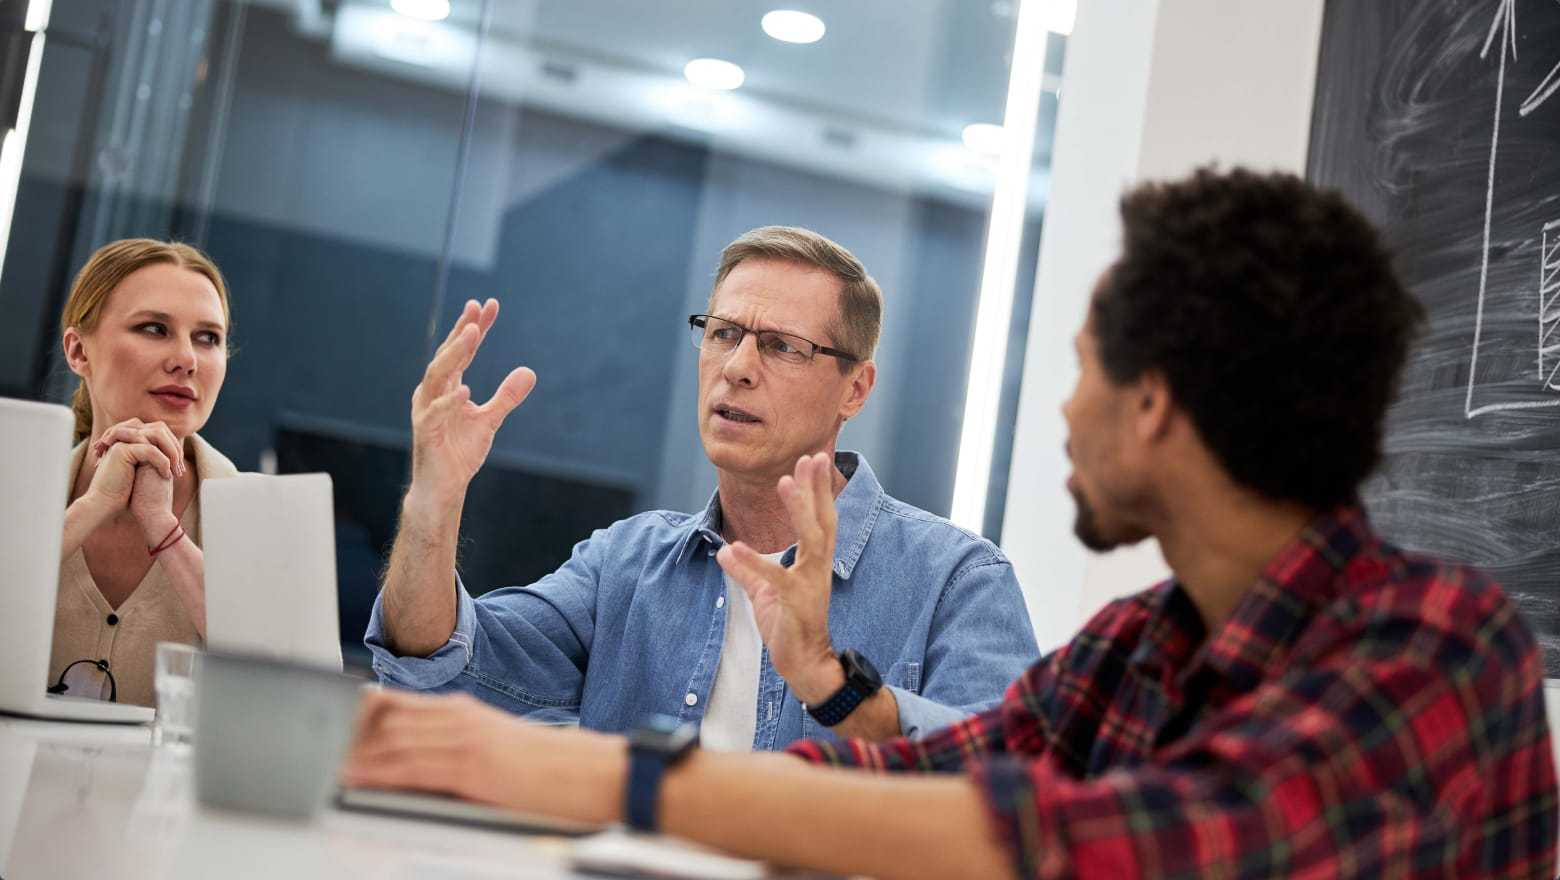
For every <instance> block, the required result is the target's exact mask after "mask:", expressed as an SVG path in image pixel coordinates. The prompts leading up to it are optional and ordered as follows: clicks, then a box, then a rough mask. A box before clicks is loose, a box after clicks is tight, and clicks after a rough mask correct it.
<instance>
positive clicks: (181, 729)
mask: <svg viewBox="0 0 1560 880" xmlns="http://www.w3.org/2000/svg"><path fill="white" fill-rule="evenodd" d="M199 656H200V651H198V650H197V649H196V648H195V647H194V646H193V645H185V644H181V643H179V642H158V643H157V666H156V670H155V676H154V678H153V687H154V688H155V689H156V691H157V718H156V720H154V721H153V722H152V745H155V746H165V745H166V746H188V745H189V744H190V741H191V739H192V738H193V735H194V732H195V663H196V660H197V658H198V657H199Z"/></svg>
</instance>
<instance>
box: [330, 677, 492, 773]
mask: <svg viewBox="0 0 1560 880" xmlns="http://www.w3.org/2000/svg"><path fill="white" fill-rule="evenodd" d="M490 714H492V713H491V710H484V709H483V708H482V707H480V706H479V705H478V704H477V703H476V701H474V700H472V699H470V698H463V697H436V696H427V695H423V694H411V693H405V692H398V691H380V692H370V693H365V694H364V695H363V698H362V702H361V703H360V704H359V706H358V714H357V719H356V722H355V730H354V734H353V744H352V749H351V751H350V753H349V754H348V757H347V760H346V762H345V763H344V764H343V766H342V769H341V774H340V775H341V782H342V784H343V785H349V786H365V787H373V788H414V789H422V790H427V791H442V792H447V793H450V794H461V793H462V788H463V784H464V782H465V781H466V776H467V774H465V773H464V772H463V771H464V770H465V768H466V765H467V763H468V759H469V758H470V753H471V751H472V749H471V745H470V743H471V740H472V735H473V733H474V732H475V728H477V727H478V726H480V725H481V724H482V723H483V721H484V720H485V719H484V716H486V715H490Z"/></svg>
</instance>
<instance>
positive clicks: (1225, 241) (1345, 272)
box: [1092, 167, 1424, 508]
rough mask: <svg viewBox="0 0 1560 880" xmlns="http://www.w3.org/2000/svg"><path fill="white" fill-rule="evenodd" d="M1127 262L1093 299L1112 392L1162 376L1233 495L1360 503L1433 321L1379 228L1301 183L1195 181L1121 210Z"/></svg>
mask: <svg viewBox="0 0 1560 880" xmlns="http://www.w3.org/2000/svg"><path fill="white" fill-rule="evenodd" d="M1121 218H1122V222H1123V226H1124V234H1123V249H1122V256H1121V258H1120V260H1118V261H1117V262H1116V264H1115V265H1114V266H1113V267H1112V269H1111V270H1110V272H1109V273H1108V275H1107V277H1106V279H1105V280H1104V283H1103V284H1102V285H1101V286H1100V288H1099V290H1098V291H1097V292H1096V294H1095V297H1094V303H1093V306H1092V309H1093V320H1094V332H1095V335H1096V336H1097V337H1098V340H1099V352H1100V359H1101V362H1102V364H1103V366H1104V368H1105V372H1106V374H1107V375H1108V376H1110V377H1111V379H1112V380H1113V381H1115V382H1117V383H1122V382H1127V381H1130V380H1132V379H1135V378H1137V377H1138V376H1140V375H1142V373H1143V372H1144V371H1146V370H1159V371H1161V372H1162V373H1163V374H1164V376H1165V378H1166V381H1167V382H1168V384H1169V386H1170V391H1171V394H1173V395H1174V396H1175V398H1176V400H1177V402H1178V403H1179V405H1180V406H1181V407H1182V408H1183V409H1184V410H1185V411H1186V412H1187V413H1188V414H1189V415H1190V417H1191V420H1192V422H1193V424H1195V425H1196V426H1197V430H1198V432H1199V433H1200V434H1201V437H1202V439H1203V441H1204V442H1205V443H1206V444H1207V445H1208V447H1209V449H1211V450H1212V452H1213V454H1214V455H1215V456H1216V457H1217V458H1218V460H1219V461H1220V462H1221V463H1222V464H1223V466H1224V468H1225V469H1226V470H1227V471H1228V472H1229V474H1230V476H1231V477H1233V478H1234V479H1235V481H1236V482H1238V483H1240V484H1242V485H1245V486H1247V487H1249V488H1251V489H1254V490H1256V491H1257V492H1259V493H1261V494H1262V495H1263V496H1265V497H1268V498H1272V499H1275V500H1285V501H1297V502H1300V503H1302V504H1306V505H1309V506H1312V507H1316V508H1325V507H1331V506H1333V505H1336V504H1341V503H1345V502H1349V501H1353V500H1355V499H1356V497H1357V492H1358V489H1359V485H1360V483H1361V482H1362V481H1364V479H1365V477H1366V476H1368V475H1369V474H1370V472H1371V470H1373V469H1374V468H1375V466H1376V464H1377V462H1378V461H1379V460H1380V457H1381V433H1382V421H1383V419H1384V417H1385V415H1386V409H1387V404H1388V403H1389V402H1390V401H1391V399H1392V397H1393V395H1394V394H1395V392H1396V387H1397V379H1398V375H1399V373H1400V372H1401V369H1402V365H1403V362H1404V359H1405V358H1406V356H1407V353H1408V348H1409V345H1410V344H1411V343H1412V341H1413V337H1414V335H1415V333H1416V331H1417V330H1418V327H1419V325H1420V324H1421V322H1423V320H1424V311H1423V309H1422V308H1421V307H1420V305H1419V303H1418V302H1416V301H1415V300H1414V299H1413V297H1411V296H1410V295H1409V293H1408V292H1407V291H1406V290H1405V289H1404V288H1403V286H1402V284H1400V283H1399V282H1398V279H1397V276H1396V275H1395V274H1394V273H1393V270H1392V263H1391V258H1390V256H1389V255H1388V254H1387V252H1386V250H1385V249H1384V248H1383V246H1382V244H1381V242H1380V240H1379V239H1378V237H1377V235H1376V231H1375V229H1374V228H1373V227H1372V226H1371V224H1370V222H1369V221H1368V220H1366V219H1365V218H1364V217H1363V216H1362V215H1361V214H1360V213H1359V212H1358V211H1356V210H1355V209H1354V208H1353V207H1351V206H1350V205H1349V204H1348V203H1347V202H1346V201H1345V200H1344V198H1343V197H1342V196H1341V195H1340V194H1338V193H1337V192H1332V191H1322V190H1319V189H1316V188H1315V187H1312V186H1310V185H1308V184H1306V183H1305V181H1303V180H1301V179H1300V178H1298V177H1295V176H1293V175H1290V174H1257V173H1254V172H1251V171H1247V170H1242V169H1238V168H1237V169H1234V170H1231V171H1228V172H1221V171H1219V170H1218V169H1216V168H1213V167H1205V168H1201V169H1199V170H1198V171H1197V172H1196V173H1194V174H1193V175H1192V176H1191V177H1189V178H1186V179H1184V180H1178V181H1174V182H1169V183H1149V184H1144V185H1141V186H1138V187H1137V188H1135V189H1133V190H1131V191H1129V192H1128V193H1127V194H1126V195H1124V196H1123V197H1122V199H1121Z"/></svg>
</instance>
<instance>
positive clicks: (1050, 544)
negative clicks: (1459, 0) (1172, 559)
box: [1002, 0, 1323, 649]
mask: <svg viewBox="0 0 1560 880" xmlns="http://www.w3.org/2000/svg"><path fill="white" fill-rule="evenodd" d="M1322 7H1323V0H1284V2H1276V0H1264V2H1255V3H1233V2H1229V0H1081V2H1080V3H1079V9H1078V19H1077V23H1076V25H1075V27H1074V30H1073V35H1072V37H1071V39H1070V41H1069V43H1068V47H1067V67H1066V70H1065V72H1064V73H1063V83H1064V85H1063V93H1062V104H1061V113H1060V116H1059V119H1058V121H1057V134H1056V145H1055V158H1054V161H1053V164H1052V181H1053V184H1052V190H1051V202H1050V206H1049V208H1048V210H1047V212H1046V221H1047V222H1046V224H1045V231H1044V233H1043V235H1042V237H1041V244H1040V264H1039V274H1038V276H1037V278H1036V289H1035V299H1034V313H1033V317H1032V318H1031V320H1030V330H1029V343H1028V351H1027V353H1026V356H1025V362H1024V381H1023V389H1022V391H1021V393H1020V399H1019V410H1018V423H1017V426H1016V433H1015V438H1014V450H1013V466H1012V476H1011V480H1010V483H1009V487H1008V496H1007V513H1006V518H1005V520H1004V527H1003V533H1002V544H1003V547H1004V549H1006V551H1007V552H1008V554H1009V556H1010V557H1011V558H1012V559H1013V564H1014V566H1015V567H1016V569H1017V573H1018V578H1019V582H1020V583H1022V584H1023V585H1024V590H1025V598H1026V599H1027V601H1028V602H1029V610H1030V614H1031V616H1032V617H1033V619H1034V623H1035V632H1036V635H1037V636H1038V637H1039V639H1040V643H1041V648H1042V649H1049V648H1051V647H1054V646H1056V645H1059V644H1061V643H1062V642H1064V641H1065V640H1066V639H1067V638H1069V637H1070V636H1071V635H1072V634H1073V633H1074V632H1075V631H1076V630H1077V629H1078V627H1079V626H1081V625H1082V624H1083V623H1084V621H1085V620H1087V618H1088V617H1089V615H1091V614H1093V612H1094V611H1095V610H1097V609H1098V608H1099V607H1100V605H1102V604H1103V603H1105V602H1106V601H1108V600H1109V599H1111V598H1114V597H1115V596H1119V595H1123V594H1126V593H1130V592H1134V591H1136V590H1139V589H1142V588H1143V587H1145V586H1147V585H1149V584H1150V583H1152V582H1153V581H1155V580H1158V579H1160V578H1162V577H1164V575H1165V573H1166V569H1165V567H1164V563H1163V561H1162V560H1161V558H1160V556H1159V552H1158V548H1157V546H1156V545H1154V544H1153V543H1152V542H1145V543H1144V544H1142V545H1139V546H1138V547H1134V548H1131V549H1128V550H1125V551H1118V552H1116V553H1113V554H1109V555H1106V556H1098V555H1092V554H1089V553H1087V552H1086V551H1085V550H1083V548H1082V547H1080V546H1079V545H1078V543H1077V541H1076V540H1075V539H1074V538H1073V537H1072V521H1073V514H1074V510H1073V504H1072V500H1071V498H1070V497H1068V495H1067V493H1066V491H1065V490H1064V489H1063V483H1064V481H1065V480H1066V478H1067V474H1068V465H1067V461H1066V456H1065V455H1064V454H1063V452H1062V444H1063V442H1064V441H1065V439H1066V434H1067V432H1066V426H1065V424H1064V423H1063V421H1062V417H1061V412H1060V407H1061V405H1062V403H1063V401H1065V400H1066V398H1067V395H1068V394H1069V393H1070V391H1071V389H1072V384H1073V380H1074V378H1075V377H1076V366H1075V364H1074V362H1073V353H1072V336H1073V334H1074V333H1075V332H1076V331H1077V329H1078V327H1079V325H1080V324H1081V323H1082V319H1083V315H1084V311H1085V309H1086V307H1087V304H1088V298H1089V293H1090V290H1091V288H1092V285H1093V282H1094V279H1095V277H1096V276H1098V274H1099V273H1100V271H1101V270H1103V269H1104V268H1105V267H1106V266H1107V265H1108V264H1109V263H1110V262H1111V261H1112V260H1113V259H1114V258H1115V256H1116V253H1117V249H1118V244H1119V236H1120V230H1119V221H1118V217H1117V213H1116V200H1117V198H1118V197H1119V196H1120V194H1121V191H1122V190H1123V189H1124V188H1125V187H1127V186H1129V185H1130V184H1131V183H1133V182H1134V181H1138V180H1143V179H1146V178H1151V177H1172V176H1179V175H1182V174H1185V173H1186V172H1188V171H1190V170H1191V169H1192V168H1195V167H1197V166H1198V165H1202V164H1205V163H1208V162H1211V161H1215V160H1217V161H1218V162H1220V163H1221V164H1224V165H1234V164H1244V165H1251V166H1255V167H1260V168H1279V169H1286V170H1291V171H1296V172H1303V171H1304V170H1305V157H1306V146H1307V142H1308V140H1309V133H1310V117H1311V97H1312V92H1313V88H1314V84H1315V81H1316V59H1317V51H1318V44H1319V40H1320V37H1321V24H1322Z"/></svg>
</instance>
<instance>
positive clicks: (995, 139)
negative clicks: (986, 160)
mask: <svg viewBox="0 0 1560 880" xmlns="http://www.w3.org/2000/svg"><path fill="white" fill-rule="evenodd" d="M1005 140H1007V132H1006V131H1004V130H1003V128H1002V126H1000V125H992V124H991V123H989V122H977V123H975V124H974V125H966V126H964V146H966V147H968V148H969V149H970V151H971V152H974V153H979V154H981V155H982V156H999V155H1001V154H1002V143H1003V141H1005Z"/></svg>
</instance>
